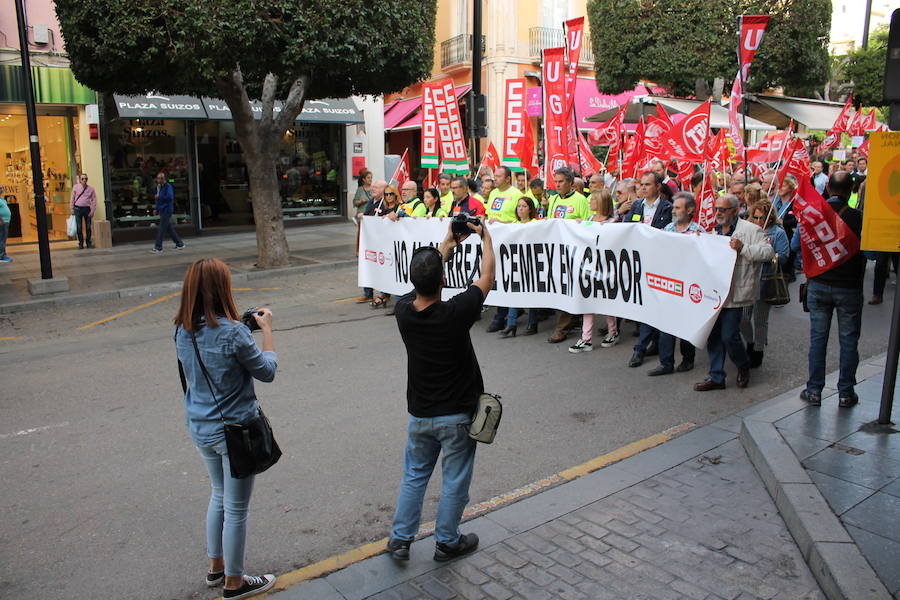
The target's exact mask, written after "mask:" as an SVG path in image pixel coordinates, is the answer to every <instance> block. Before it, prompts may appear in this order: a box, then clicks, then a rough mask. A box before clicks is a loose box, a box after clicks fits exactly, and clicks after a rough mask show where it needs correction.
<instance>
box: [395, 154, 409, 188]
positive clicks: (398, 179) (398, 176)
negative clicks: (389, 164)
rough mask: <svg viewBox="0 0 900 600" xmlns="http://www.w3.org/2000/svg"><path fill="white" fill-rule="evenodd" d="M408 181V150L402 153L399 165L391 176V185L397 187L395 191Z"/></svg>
mask: <svg viewBox="0 0 900 600" xmlns="http://www.w3.org/2000/svg"><path fill="white" fill-rule="evenodd" d="M408 180H409V148H407V149H406V150H404V151H403V156H402V157H401V158H400V163H399V164H398V165H397V168H396V169H395V170H394V174H393V175H391V185H395V186H397V189H398V190H399V189H401V188H402V187H403V184H404V183H406V182H407V181H408Z"/></svg>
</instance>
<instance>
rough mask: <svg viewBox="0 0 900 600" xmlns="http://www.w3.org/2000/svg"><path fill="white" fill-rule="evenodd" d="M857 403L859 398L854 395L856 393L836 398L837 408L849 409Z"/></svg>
mask: <svg viewBox="0 0 900 600" xmlns="http://www.w3.org/2000/svg"><path fill="white" fill-rule="evenodd" d="M857 402H859V396H857V395H856V392H850V393H849V394H841V395H839V396H838V406H840V407H841V408H850V407H851V406H854V405H855V404H856V403H857Z"/></svg>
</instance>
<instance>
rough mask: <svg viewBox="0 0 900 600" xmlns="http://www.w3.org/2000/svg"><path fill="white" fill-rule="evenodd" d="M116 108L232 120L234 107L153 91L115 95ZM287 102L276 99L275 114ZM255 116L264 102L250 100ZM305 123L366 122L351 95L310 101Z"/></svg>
mask: <svg viewBox="0 0 900 600" xmlns="http://www.w3.org/2000/svg"><path fill="white" fill-rule="evenodd" d="M113 98H114V99H115V101H116V109H117V110H118V112H119V117H120V118H122V119H193V120H198V121H205V120H206V119H211V120H213V121H230V120H231V109H229V108H228V105H227V104H226V103H225V101H224V100H219V99H217V98H207V97H205V96H204V97H203V98H202V99H201V98H194V97H191V96H163V95H161V94H157V93H155V92H151V93H150V94H147V95H146V96H120V95H118V94H116V95H114V96H113ZM283 106H284V103H282V102H281V101H276V102H275V107H274V111H275V114H278V113H279V112H281V108H282V107H283ZM250 108H251V109H252V110H253V114H254V116H255V117H256V118H257V119H259V118H261V117H262V102H260V101H258V100H254V101H252V102H250ZM297 121H299V122H302V123H363V122H364V119H363V114H362V112H360V110H359V109H358V108H357V107H356V104H354V102H353V100H351V99H350V98H341V99H330V98H325V99H322V100H307V101H306V103H305V104H304V105H303V112H301V113H300V114H299V115H298V116H297Z"/></svg>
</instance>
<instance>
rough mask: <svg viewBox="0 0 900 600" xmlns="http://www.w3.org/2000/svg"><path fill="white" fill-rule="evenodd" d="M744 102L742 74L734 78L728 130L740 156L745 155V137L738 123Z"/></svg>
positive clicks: (729, 104)
mask: <svg viewBox="0 0 900 600" xmlns="http://www.w3.org/2000/svg"><path fill="white" fill-rule="evenodd" d="M743 101H744V93H743V90H742V89H741V74H740V73H738V74H737V75H736V76H735V77H734V84H733V85H732V86H731V101H730V102H729V103H728V128H729V133H730V134H731V142H732V143H733V144H734V151H735V153H736V154H737V155H738V156H740V155H742V154H743V153H744V135H743V134H742V133H741V126H740V124H739V122H738V112H740V110H741V102H743Z"/></svg>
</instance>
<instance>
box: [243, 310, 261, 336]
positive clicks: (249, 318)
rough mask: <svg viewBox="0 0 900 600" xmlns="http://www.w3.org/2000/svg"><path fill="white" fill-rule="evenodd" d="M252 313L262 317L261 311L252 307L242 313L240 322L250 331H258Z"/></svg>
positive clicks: (258, 327)
mask: <svg viewBox="0 0 900 600" xmlns="http://www.w3.org/2000/svg"><path fill="white" fill-rule="evenodd" d="M254 313H256V314H258V315H259V316H262V311H261V310H259V308H257V307H255V306H254V307H253V308H248V309H247V310H245V311H244V314H243V315H241V322H242V323H243V324H244V325H246V326H247V328H248V329H249V330H250V331H259V330H260V326H259V323H257V322H256V318H255V317H254V316H253V314H254Z"/></svg>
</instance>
